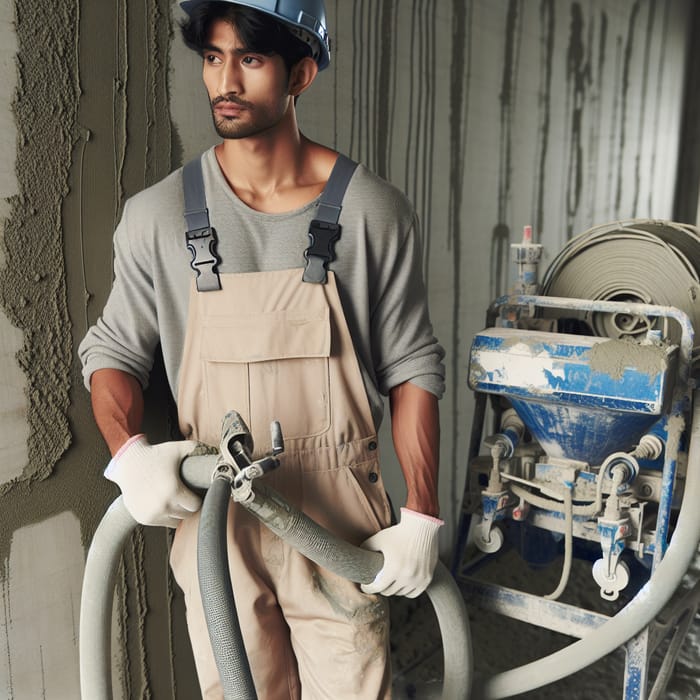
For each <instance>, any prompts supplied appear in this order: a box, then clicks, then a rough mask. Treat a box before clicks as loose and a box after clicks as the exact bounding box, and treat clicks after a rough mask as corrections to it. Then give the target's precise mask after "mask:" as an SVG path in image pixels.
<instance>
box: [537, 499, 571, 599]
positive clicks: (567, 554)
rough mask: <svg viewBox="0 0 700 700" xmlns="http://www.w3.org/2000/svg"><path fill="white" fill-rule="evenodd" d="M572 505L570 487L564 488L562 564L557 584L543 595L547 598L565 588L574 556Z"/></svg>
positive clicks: (554, 596) (551, 597) (554, 597)
mask: <svg viewBox="0 0 700 700" xmlns="http://www.w3.org/2000/svg"><path fill="white" fill-rule="evenodd" d="M573 510H574V506H573V500H572V497H571V489H566V491H565V492H564V523H565V527H566V530H564V565H563V566H562V569H561V578H560V579H559V585H558V586H557V587H556V588H555V589H554V590H553V591H552V592H551V593H549V594H548V595H546V596H544V597H545V598H546V599H547V600H556V599H557V598H559V596H560V595H561V594H562V593H563V592H564V590H565V589H566V585H567V584H568V583H569V576H570V575H571V561H572V560H573V558H574V513H573Z"/></svg>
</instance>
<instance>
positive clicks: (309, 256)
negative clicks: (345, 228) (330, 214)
mask: <svg viewBox="0 0 700 700" xmlns="http://www.w3.org/2000/svg"><path fill="white" fill-rule="evenodd" d="M339 238H340V224H337V223H333V222H330V221H322V220H320V219H314V220H313V221H312V222H311V224H310V225H309V240H310V242H311V243H310V245H309V247H308V248H307V249H306V250H305V251H304V257H305V258H306V268H305V269H304V276H303V278H302V279H303V281H304V282H315V283H317V284H325V283H326V281H327V280H328V274H327V270H328V267H327V266H328V263H329V262H331V261H333V260H335V243H336V241H337V240H338V239H339Z"/></svg>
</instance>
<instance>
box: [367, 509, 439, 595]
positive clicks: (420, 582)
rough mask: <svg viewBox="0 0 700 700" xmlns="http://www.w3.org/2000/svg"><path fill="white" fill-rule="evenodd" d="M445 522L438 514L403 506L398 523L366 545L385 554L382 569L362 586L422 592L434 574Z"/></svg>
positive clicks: (388, 591)
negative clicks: (440, 531)
mask: <svg viewBox="0 0 700 700" xmlns="http://www.w3.org/2000/svg"><path fill="white" fill-rule="evenodd" d="M442 525H444V523H443V521H442V520H440V519H438V518H433V517H431V516H429V515H423V514H422V513H416V512H415V511H413V510H409V509H408V508H402V509H401V521H400V522H399V524H398V525H394V526H393V527H388V528H386V529H385V530H380V531H379V532H378V533H377V534H376V535H373V536H372V537H370V538H369V539H368V540H366V541H365V542H364V543H363V545H362V546H363V547H364V548H365V549H370V550H372V551H374V552H381V553H382V554H383V555H384V566H383V567H382V569H381V571H380V572H379V573H378V574H377V576H376V578H375V579H374V581H373V582H372V583H366V584H363V585H362V586H361V588H362V591H363V592H364V593H381V594H382V595H386V596H390V595H403V596H406V597H407V598H416V597H417V596H419V595H420V594H421V593H422V592H423V591H424V590H425V589H426V588H427V587H428V586H429V585H430V582H431V581H432V578H433V572H434V571H435V565H436V564H437V559H438V530H439V529H440V528H441V527H442Z"/></svg>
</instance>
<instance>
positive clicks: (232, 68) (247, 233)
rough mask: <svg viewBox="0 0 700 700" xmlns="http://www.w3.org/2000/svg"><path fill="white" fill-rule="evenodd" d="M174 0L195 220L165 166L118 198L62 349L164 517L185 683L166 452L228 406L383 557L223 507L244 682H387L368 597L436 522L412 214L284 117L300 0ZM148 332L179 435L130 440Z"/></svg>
mask: <svg viewBox="0 0 700 700" xmlns="http://www.w3.org/2000/svg"><path fill="white" fill-rule="evenodd" d="M280 5H281V4H280V3H278V6H280ZM182 6H183V8H184V9H185V11H186V13H187V14H188V19H187V21H186V22H185V23H184V24H183V28H182V31H183V37H184V39H185V42H186V43H187V44H188V45H189V46H190V47H191V48H193V49H194V50H196V51H197V52H198V53H200V54H201V56H202V59H203V79H204V85H205V87H206V89H207V92H208V95H209V100H210V103H211V108H212V114H213V119H214V124H215V127H216V130H217V132H218V134H219V136H220V137H221V138H222V139H223V140H222V142H221V143H220V144H218V145H217V146H215V147H214V148H212V149H210V150H208V151H206V152H205V153H204V154H203V155H202V158H201V173H202V175H201V177H202V178H203V179H202V182H203V185H204V194H205V196H206V206H200V207H199V208H197V207H195V209H197V212H198V213H197V216H200V215H204V216H205V217H208V219H207V222H206V223H205V224H204V225H203V226H202V225H198V226H199V227H197V226H195V228H196V230H195V232H194V233H192V231H191V230H190V231H189V233H188V234H187V240H186V237H185V235H183V231H185V230H186V229H188V227H186V226H185V219H184V213H185V210H187V216H188V221H189V222H190V223H191V221H192V219H191V218H190V217H192V216H193V214H192V211H193V208H192V207H191V206H190V205H189V204H188V203H186V201H185V198H186V195H185V194H184V190H188V192H191V191H192V188H190V187H189V185H185V186H184V185H183V177H185V178H187V177H189V176H183V171H182V170H178V171H176V172H175V173H173V174H172V175H170V176H169V177H167V178H166V179H165V180H163V181H162V182H160V183H158V184H156V185H154V186H153V187H151V188H149V189H147V190H145V191H144V192H142V193H140V194H139V195H137V196H136V197H133V198H132V199H130V200H129V201H128V202H127V203H126V206H125V208H124V212H123V216H122V220H121V222H120V224H119V227H118V229H117V231H116V233H115V241H114V245H115V278H114V286H113V290H112V292H111V294H110V297H109V300H108V302H107V305H106V307H105V309H104V312H103V315H102V317H101V318H100V319H99V321H98V322H97V324H96V325H95V326H94V327H93V328H91V329H90V331H89V332H88V335H87V336H86V338H85V339H84V341H83V343H82V344H81V347H80V355H81V360H82V362H83V365H84V376H85V381H86V384H87V385H88V386H89V388H90V390H91V393H92V405H93V412H94V415H95V419H96V422H97V424H98V426H99V428H100V430H101V432H102V433H103V435H104V438H105V440H106V442H107V444H108V446H109V448H110V450H111V452H112V454H113V455H114V456H113V459H112V461H111V462H110V464H109V466H108V469H107V471H106V472H105V474H106V475H107V476H108V478H110V479H112V480H114V481H115V482H117V483H118V484H119V486H120V488H121V489H122V493H123V495H124V501H125V504H126V506H127V508H129V510H130V512H131V514H132V515H133V516H134V517H135V518H136V520H138V521H139V522H141V523H144V524H159V525H166V526H169V527H176V528H177V530H176V534H175V539H174V543H173V548H172V552H171V564H172V567H173V571H174V574H175V577H176V580H177V581H178V584H179V585H180V586H181V587H182V588H183V590H184V592H185V598H186V603H187V616H188V628H189V631H190V637H191V640H192V646H193V650H194V655H195V661H196V665H197V671H198V675H199V680H200V685H201V687H202V693H203V695H204V697H207V698H210V697H211V698H214V697H221V690H220V684H219V679H218V674H217V671H216V667H215V664H214V661H213V657H212V651H211V647H210V643H209V639H208V636H207V633H206V626H205V623H204V618H203V612H202V607H201V601H200V600H199V591H198V584H197V574H196V531H197V525H198V514H197V512H196V511H197V510H198V508H199V505H200V499H199V497H198V496H196V495H195V494H193V493H191V492H190V491H188V489H187V488H186V487H185V486H184V485H183V484H182V482H181V481H180V479H179V465H180V462H181V460H182V459H183V458H184V457H185V456H186V455H187V454H188V453H189V452H191V450H192V449H193V447H194V446H195V444H196V442H197V441H199V442H204V443H207V444H209V445H214V446H216V445H218V443H219V440H220V427H221V420H222V417H223V415H224V413H225V412H226V411H227V410H229V409H235V410H237V411H239V412H240V413H241V414H242V416H243V417H244V419H245V420H246V422H247V423H248V425H249V426H250V428H251V431H252V434H253V436H254V438H255V441H256V448H257V452H258V453H262V452H265V451H266V450H267V449H269V442H268V444H266V443H265V441H266V440H268V441H269V437H268V436H267V431H268V426H269V423H270V421H272V420H273V419H278V420H279V421H280V423H281V426H282V429H283V432H284V435H285V452H284V453H283V455H282V456H281V457H282V465H281V466H280V468H279V469H277V470H276V471H275V472H274V473H272V474H269V475H268V476H266V477H265V479H266V480H267V481H268V483H270V485H271V486H272V487H273V488H275V489H277V490H278V491H280V492H281V493H283V494H284V495H285V496H286V497H287V498H288V499H289V500H290V501H291V502H293V503H295V504H296V505H297V506H299V507H300V508H302V509H303V510H304V511H305V512H306V513H307V514H309V515H310V516H311V517H312V518H314V519H315V520H317V521H318V522H319V523H321V524H322V525H324V526H325V527H327V528H329V529H330V530H332V531H333V532H334V533H336V534H338V535H339V536H341V537H343V538H345V539H347V540H349V541H351V542H354V543H355V544H361V543H363V542H364V543H365V546H366V547H368V548H371V549H375V550H379V551H382V552H383V553H384V557H385V564H384V568H383V569H382V571H381V572H380V573H379V574H378V576H377V578H376V580H375V581H374V582H373V583H372V584H369V585H365V586H362V590H360V589H359V588H358V587H357V586H356V585H355V584H352V583H350V582H348V581H346V580H343V579H340V578H339V577H337V576H335V575H333V574H331V573H330V572H328V571H325V570H323V569H321V568H320V567H318V566H316V565H314V564H312V563H311V562H309V561H308V560H307V559H305V558H304V557H303V556H301V555H300V554H298V553H297V552H295V551H294V550H291V549H290V548H289V547H287V546H286V545H284V544H283V543H282V542H281V541H280V540H279V539H277V538H276V537H275V536H274V535H272V534H271V533H270V532H268V531H266V530H265V528H264V527H263V526H261V525H259V524H258V523H257V521H255V519H254V518H252V517H251V516H250V515H248V514H247V513H246V512H245V511H244V510H243V509H241V508H239V507H237V506H236V505H235V504H232V505H231V507H230V510H229V558H230V568H231V571H232V578H233V584H234V591H235V595H236V604H237V608H238V615H239V618H240V622H241V628H242V633H243V637H244V640H245V644H246V649H247V653H248V656H249V660H250V664H251V668H252V673H253V678H254V681H255V685H256V688H257V692H258V696H259V697H260V698H265V699H268V698H272V699H277V698H279V699H280V700H281V699H283V698H284V699H286V698H298V697H304V698H319V699H321V698H322V699H324V700H325V699H327V698H334V699H336V698H363V699H366V698H384V697H389V696H390V692H391V678H390V672H389V663H388V661H389V648H388V618H387V604H386V599H385V598H384V597H382V595H383V596H388V595H394V594H397V595H408V596H416V595H418V594H420V593H421V592H422V591H423V590H424V589H425V588H426V587H427V585H428V584H429V582H430V579H431V577H432V572H433V569H434V566H435V564H436V561H437V532H438V528H439V527H440V525H441V524H442V521H440V520H438V519H437V515H438V502H437V467H438V442H439V427H438V409H437V400H438V397H439V396H440V395H441V393H442V391H443V384H444V379H443V366H442V362H441V361H442V356H443V351H442V349H441V347H440V346H439V345H438V344H437V342H436V340H435V338H434V337H433V334H432V328H431V325H430V320H429V317H428V311H427V306H426V300H425V290H424V286H423V282H422V278H421V260H420V241H419V232H418V225H417V220H416V217H415V214H414V212H413V210H412V208H411V207H410V205H409V204H408V202H407V201H406V199H405V198H404V197H403V195H401V194H400V193H399V192H398V191H397V190H396V189H395V188H393V187H392V186H390V185H389V184H387V183H386V182H384V181H382V180H380V179H379V178H377V177H376V176H374V175H372V174H371V173H369V172H368V171H367V170H366V169H365V168H363V167H362V166H358V167H357V168H356V169H355V170H353V169H352V167H354V164H351V166H350V167H349V169H348V161H347V159H344V158H343V157H341V156H339V155H338V153H336V152H335V151H333V150H330V149H328V148H325V147H324V146H321V145H320V144H317V143H313V142H311V141H310V140H308V139H307V138H305V137H304V136H303V135H302V134H301V132H300V131H299V127H298V125H297V121H296V110H295V103H296V100H297V98H298V97H299V96H300V95H302V94H303V93H304V92H305V91H306V90H307V89H308V88H309V87H310V85H311V84H312V83H313V81H314V79H315V77H316V74H317V72H318V71H319V70H320V69H323V68H325V67H326V66H327V65H328V61H329V44H328V39H327V34H326V21H325V10H324V8H323V4H322V0H290V2H288V3H287V6H286V7H287V9H286V10H284V11H277V10H271V9H269V8H270V3H269V2H265V1H264V0H256V1H253V0H248V1H241V2H238V1H232V0H226V1H220V2H203V1H202V0H189V1H188V2H183V3H182ZM289 8H291V9H289ZM285 12H286V13H287V14H285ZM195 162H197V161H195ZM334 169H335V173H334ZM188 171H189V172H193V170H192V166H188ZM196 171H197V169H196V168H195V170H194V172H196ZM340 171H342V172H344V173H345V175H346V176H347V177H349V182H348V183H347V186H346V187H345V188H343V187H341V188H340V189H341V190H343V189H344V194H342V195H341V198H342V203H337V202H336V204H335V205H334V204H332V203H331V204H330V205H329V204H328V201H329V200H327V199H326V197H328V196H330V191H331V190H333V191H335V190H336V189H337V187H336V183H337V182H338V181H339V179H342V177H341V176H340V175H338V172H340ZM332 173H334V174H333V175H332ZM195 180H196V178H195ZM329 181H330V182H332V183H333V185H331V184H329ZM187 201H188V202H189V201H190V200H187ZM203 211H204V212H206V213H205V214H202V212H203ZM328 211H335V212H336V214H335V216H336V217H337V216H338V214H337V212H338V211H340V216H339V219H338V220H337V224H338V225H339V227H340V228H339V229H337V228H333V226H334V225H333V224H332V223H331V224H327V223H326V224H322V225H320V228H319V224H314V225H312V224H311V222H312V220H313V219H314V218H320V217H321V215H322V214H324V215H325V214H326V213H328ZM200 224H201V222H200ZM329 227H330V228H329ZM190 228H191V227H190ZM212 229H213V232H212V231H211V230H212ZM188 230H189V229H188ZM328 230H330V231H331V232H332V233H333V232H335V234H337V233H338V231H339V234H340V235H339V237H338V236H337V235H333V236H331V238H337V240H335V242H334V244H333V245H334V251H333V252H332V253H330V254H327V253H328V251H327V250H324V246H323V245H322V246H321V248H319V247H318V246H314V245H313V241H310V238H314V237H315V238H317V239H323V237H324V236H325V233H324V231H326V232H327V231H328ZM202 231H203V232H204V233H202ZM309 231H311V235H309ZM210 234H211V238H205V243H206V244H205V245H203V246H202V244H201V240H202V239H201V236H202V235H204V236H205V237H207V236H210ZM214 234H215V235H216V241H215V242H216V246H217V248H216V254H217V256H218V260H217V259H216V258H215V257H213V256H212V255H210V253H211V250H212V248H211V247H210V244H211V245H213V242H214V241H213V236H214ZM324 240H325V239H324ZM310 242H311V245H310ZM202 251H204V253H202ZM202 255H203V257H202ZM202 260H204V263H205V264H203V265H202V264H200V263H201V262H202ZM215 263H216V264H215ZM193 268H194V269H195V270H196V271H193ZM159 342H160V343H161V346H162V351H163V357H164V361H165V367H166V372H167V375H168V380H169V383H170V386H171V388H172V390H173V394H174V396H175V397H176V399H177V406H178V416H179V423H180V429H181V431H182V433H183V435H184V436H185V437H186V438H188V440H181V441H175V442H168V443H163V444H157V445H151V444H149V442H148V441H147V439H146V437H145V436H143V435H141V434H140V433H139V431H140V425H141V420H142V416H143V399H142V387H144V386H145V385H146V384H147V381H148V374H149V371H150V369H151V365H152V361H153V352H154V349H155V347H156V345H157V344H158V343H159ZM382 394H385V395H386V394H388V395H389V397H390V407H391V419H392V431H393V438H394V442H395V446H396V451H397V456H398V458H399V461H400V464H401V468H402V471H403V473H404V475H405V478H406V484H407V501H406V505H405V508H402V515H401V519H400V522H399V523H398V524H395V525H393V526H392V525H391V514H390V507H389V503H388V500H387V497H386V494H385V491H384V487H383V484H382V479H381V473H380V469H379V461H378V450H377V429H378V427H379V423H380V421H381V417H382V397H381V395H382ZM378 594H382V595H378Z"/></svg>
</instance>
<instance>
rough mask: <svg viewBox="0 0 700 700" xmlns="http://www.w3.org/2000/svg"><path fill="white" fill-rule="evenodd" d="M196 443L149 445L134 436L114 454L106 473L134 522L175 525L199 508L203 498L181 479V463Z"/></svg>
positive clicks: (137, 436) (143, 439)
mask: <svg viewBox="0 0 700 700" xmlns="http://www.w3.org/2000/svg"><path fill="white" fill-rule="evenodd" d="M196 446H197V443H196V442H194V441H192V440H179V441H177V442H163V443H160V444H158V445H150V444H149V442H148V440H147V439H146V436H145V435H134V436H133V437H131V438H129V440H127V441H126V442H125V443H124V445H122V447H121V448H120V449H119V451H118V452H117V454H115V455H114V457H113V458H112V461H111V462H110V463H109V464H108V465H107V469H105V476H106V477H107V478H108V479H110V480H111V481H114V482H115V483H116V484H118V485H119V488H120V489H121V490H122V496H123V497H124V505H125V506H126V509H127V510H128V511H129V513H130V514H131V516H132V517H133V518H134V520H136V522H139V523H141V524H142V525H164V526H165V527H177V525H178V523H179V522H180V521H181V520H182V519H183V518H186V517H187V516H188V515H191V514H192V513H195V512H196V511H198V510H199V508H200V506H201V504H202V499H201V498H200V497H199V496H197V495H196V494H195V493H192V491H190V490H189V489H188V488H187V487H186V486H185V485H184V484H183V483H182V481H181V479H180V464H181V463H182V460H183V459H184V458H185V457H186V456H187V455H188V454H190V453H191V452H192V450H193V449H194V448H195V447H196Z"/></svg>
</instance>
